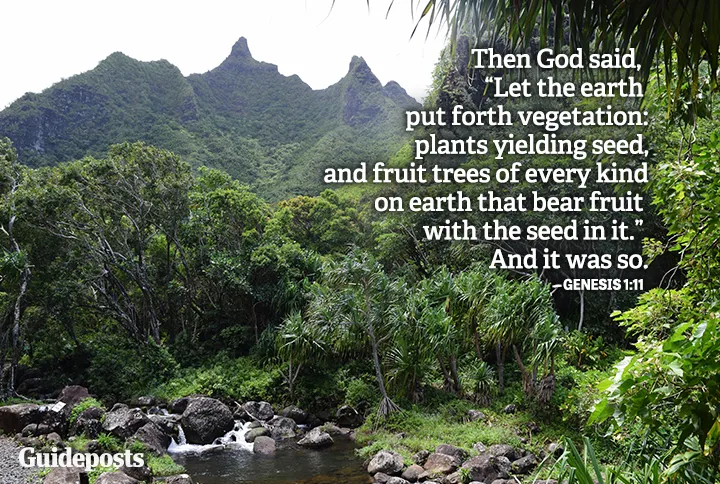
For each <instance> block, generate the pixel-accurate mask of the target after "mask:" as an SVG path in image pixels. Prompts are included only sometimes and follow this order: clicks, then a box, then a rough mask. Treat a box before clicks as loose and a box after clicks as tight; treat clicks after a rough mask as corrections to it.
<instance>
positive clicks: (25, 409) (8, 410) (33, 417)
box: [0, 403, 41, 435]
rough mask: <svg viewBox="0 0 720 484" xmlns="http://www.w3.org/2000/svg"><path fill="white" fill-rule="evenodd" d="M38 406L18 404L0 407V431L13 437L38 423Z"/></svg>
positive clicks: (39, 417)
mask: <svg viewBox="0 0 720 484" xmlns="http://www.w3.org/2000/svg"><path fill="white" fill-rule="evenodd" d="M40 419H41V413H40V406H39V405H35V404H34V403H18V404H16V405H7V406H5V407H0V430H2V431H3V432H4V433H5V434H7V435H15V434H17V433H20V432H22V430H23V429H24V428H25V427H27V426H28V425H30V424H37V423H40Z"/></svg>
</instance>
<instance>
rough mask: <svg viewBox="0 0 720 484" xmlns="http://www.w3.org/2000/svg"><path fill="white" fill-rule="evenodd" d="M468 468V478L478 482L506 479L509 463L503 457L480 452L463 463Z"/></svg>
mask: <svg viewBox="0 0 720 484" xmlns="http://www.w3.org/2000/svg"><path fill="white" fill-rule="evenodd" d="M463 468H465V469H468V470H469V474H470V479H472V480H474V481H480V482H492V481H494V480H496V479H507V477H508V473H509V472H510V463H509V462H508V460H507V458H505V457H495V456H493V455H490V454H481V455H479V456H477V457H473V458H471V459H469V460H468V461H467V462H465V463H464V464H463Z"/></svg>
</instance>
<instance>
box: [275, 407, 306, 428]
mask: <svg viewBox="0 0 720 484" xmlns="http://www.w3.org/2000/svg"><path fill="white" fill-rule="evenodd" d="M280 415H281V416H283V417H287V418H291V419H293V420H294V421H295V423H296V424H298V425H300V424H304V423H305V421H306V420H307V419H308V413H307V412H306V411H305V410H303V409H301V408H299V407H295V406H293V405H291V406H289V407H285V408H283V409H282V410H281V411H280Z"/></svg>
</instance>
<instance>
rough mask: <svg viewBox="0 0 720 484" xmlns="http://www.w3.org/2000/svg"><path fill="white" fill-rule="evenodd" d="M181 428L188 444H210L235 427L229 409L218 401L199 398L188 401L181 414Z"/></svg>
mask: <svg viewBox="0 0 720 484" xmlns="http://www.w3.org/2000/svg"><path fill="white" fill-rule="evenodd" d="M181 421H182V427H183V430H184V431H185V438H186V439H187V441H188V443H190V444H211V443H212V442H213V441H214V440H215V439H216V438H218V437H222V436H223V435H225V434H226V433H227V432H229V431H230V430H232V429H233V427H234V426H235V420H233V415H232V412H231V411H230V409H229V408H228V407H227V405H225V404H224V403H222V402H221V401H220V400H215V399H214V398H207V397H200V398H194V399H192V400H191V401H190V403H189V404H188V406H187V408H186V409H185V412H183V414H182V419H181Z"/></svg>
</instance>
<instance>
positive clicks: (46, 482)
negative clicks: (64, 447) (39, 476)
mask: <svg viewBox="0 0 720 484" xmlns="http://www.w3.org/2000/svg"><path fill="white" fill-rule="evenodd" d="M89 482H90V479H89V478H88V475H87V474H86V473H85V472H80V470H78V469H75V468H72V467H56V468H55V469H53V470H52V471H50V473H49V474H48V475H46V476H45V479H43V484H78V483H80V484H88V483H89Z"/></svg>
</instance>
